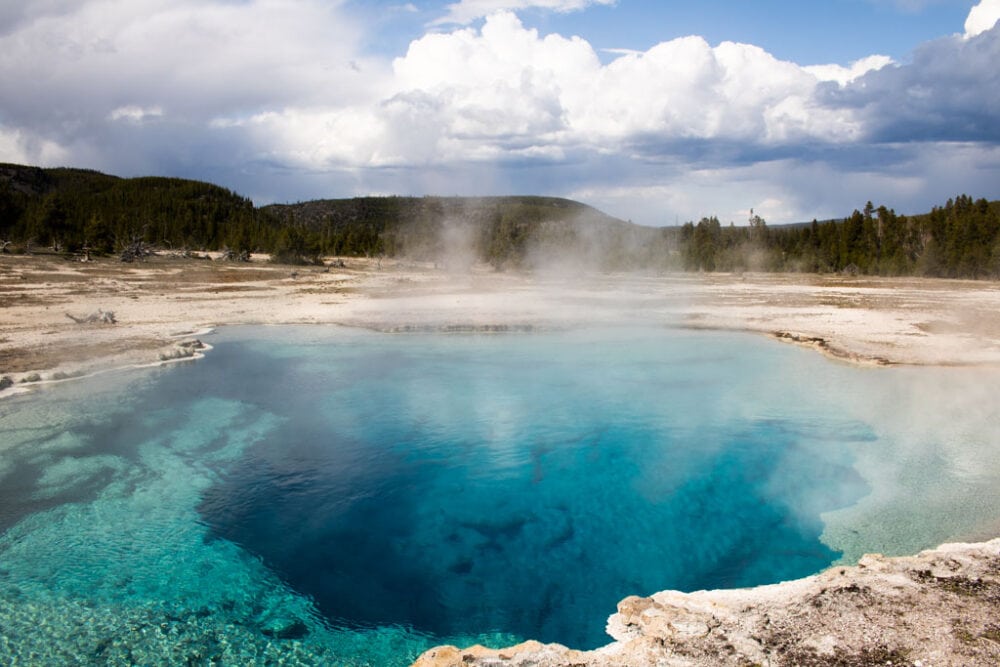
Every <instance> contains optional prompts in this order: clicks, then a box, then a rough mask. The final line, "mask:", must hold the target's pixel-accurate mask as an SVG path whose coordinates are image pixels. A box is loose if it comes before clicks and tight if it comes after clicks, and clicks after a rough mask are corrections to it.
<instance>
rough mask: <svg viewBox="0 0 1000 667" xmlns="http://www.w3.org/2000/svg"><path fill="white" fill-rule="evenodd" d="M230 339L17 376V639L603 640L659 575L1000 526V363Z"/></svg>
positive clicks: (133, 653)
mask: <svg viewBox="0 0 1000 667" xmlns="http://www.w3.org/2000/svg"><path fill="white" fill-rule="evenodd" d="M211 342H212V344H213V345H214V346H215V349H214V350H213V351H212V352H211V353H210V354H209V355H208V357H207V359H205V360H204V361H201V362H198V363H190V364H183V365H178V366H173V367H170V368H163V369H154V370H148V369H147V370H141V371H130V372H122V373H115V374H109V375H105V376H99V377H96V378H92V379H88V380H86V381H81V382H77V383H70V384H66V385H63V386H58V387H51V388H48V389H45V390H43V391H39V392H36V393H34V394H31V395H28V396H23V397H15V398H11V399H6V400H4V401H3V402H2V403H0V410H2V411H3V412H2V416H0V433H2V439H3V440H2V444H0V530H2V531H4V532H3V533H2V535H0V662H4V663H6V662H10V661H13V659H14V658H18V659H20V660H27V661H28V662H31V661H32V660H34V661H36V662H43V663H45V662H49V663H60V662H79V663H83V664H106V663H112V664H113V663H115V662H126V663H127V662H129V661H131V662H134V663H140V664H176V663H178V662H184V661H186V660H194V661H196V662H197V661H201V662H203V663H206V664H207V663H209V662H210V661H211V660H212V659H213V658H218V659H219V660H222V661H224V662H225V664H231V663H238V664H242V663H246V662H248V661H253V660H257V661H259V662H264V661H266V660H267V659H269V658H271V659H274V660H278V659H284V660H287V661H290V662H293V663H295V662H298V663H303V664H341V665H367V664H371V665H405V664H408V662H409V661H411V660H412V659H414V658H415V657H416V656H417V655H418V654H419V653H420V652H422V651H423V650H425V649H427V648H429V647H431V646H433V645H435V644H440V643H456V644H465V645H467V644H471V643H475V642H480V643H485V644H490V645H494V646H498V645H507V644H511V643H515V642H517V641H521V640H523V639H526V638H535V639H540V640H542V641H546V642H549V641H556V642H560V643H563V644H567V645H570V646H573V647H576V648H593V647H596V646H599V645H602V644H604V643H607V641H609V639H608V637H607V636H606V635H605V634H604V623H605V619H606V618H607V616H608V615H609V614H610V613H612V612H613V611H614V610H615V604H616V603H617V602H618V601H619V600H620V599H622V598H623V597H625V596H627V595H630V594H640V595H643V594H645V595H648V594H650V593H652V592H655V591H657V590H663V589H667V588H674V589H680V590H696V589H701V588H719V587H734V586H752V585H757V584H764V583H772V582H777V581H782V580H787V579H792V578H798V577H802V576H805V575H808V574H812V573H814V572H817V571H819V570H821V569H823V568H825V567H826V566H828V565H830V564H831V563H833V562H835V561H838V560H840V559H842V560H846V561H850V560H853V559H856V558H857V557H858V556H859V555H860V554H861V553H863V552H865V551H880V552H883V553H906V552H912V551H916V550H919V549H921V548H926V547H930V546H933V545H936V544H938V543H940V542H942V541H946V540H948V539H954V538H961V537H974V536H979V535H980V534H981V536H983V537H985V536H995V535H992V534H991V531H992V532H997V530H998V529H1000V525H998V523H997V520H998V518H1000V517H998V514H1000V513H998V511H997V508H1000V464H998V463H996V459H997V457H996V456H995V455H993V454H992V453H991V450H993V449H994V448H995V446H996V439H997V434H998V433H1000V423H998V417H997V415H996V413H995V411H994V410H993V407H992V406H993V403H992V400H991V392H992V388H994V387H996V386H998V383H997V382H996V380H997V373H996V371H981V370H980V371H973V370H968V369H966V370H961V369H861V368H854V367H849V366H846V365H841V364H835V363H831V362H829V361H827V360H825V359H824V358H822V357H820V356H819V355H817V354H815V353H814V352H811V351H807V350H802V349H798V348H794V347H791V346H787V345H782V344H778V343H775V342H773V341H769V340H766V339H763V338H759V337H752V336H747V335H737V334H720V333H706V332H682V331H671V330H664V329H652V328H651V329H641V328H640V329H635V328H630V329H599V330H583V331H563V332H548V333H532V334H504V335H471V334H470V335H466V334H453V335H436V334H405V335H388V334H377V333H372V332H368V331H358V330H350V329H338V328H305V327H302V328H295V327H282V328H232V329H228V330H225V331H224V332H222V333H220V334H218V335H216V336H214V337H213V338H212V339H211Z"/></svg>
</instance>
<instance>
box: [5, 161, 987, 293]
mask: <svg viewBox="0 0 1000 667" xmlns="http://www.w3.org/2000/svg"><path fill="white" fill-rule="evenodd" d="M748 223H749V224H747V225H740V226H736V225H734V224H732V223H730V224H728V225H723V224H721V223H720V221H719V219H718V218H717V217H705V218H702V219H701V220H700V221H699V222H697V223H694V222H688V223H686V224H684V225H682V226H679V227H678V226H674V227H657V228H654V227H643V226H639V225H634V224H632V223H630V222H625V221H622V220H618V219H617V218H613V217H611V216H608V215H606V214H604V213H602V212H600V211H598V210H596V209H593V208H591V207H589V206H586V205H584V204H581V203H579V202H574V201H570V200H567V199H560V198H555V197H537V196H521V197H472V198H470V197H359V198H353V199H327V200H315V201H309V202H300V203H297V204H275V205H270V206H264V207H255V206H254V205H253V203H252V202H251V201H250V200H249V199H247V198H244V197H242V196H240V195H238V194H236V193H234V192H231V191H229V190H227V189H225V188H222V187H219V186H216V185H212V184H209V183H203V182H200V181H191V180H185V179H176V178H160V177H144V178H128V179H125V178H118V177H116V176H110V175H106V174H102V173H99V172H96V171H89V170H80V169H41V168H37V167H26V166H20V165H10V164H0V249H2V248H6V250H7V251H8V252H9V251H27V252H31V251H37V250H41V249H49V250H50V251H56V252H65V253H79V252H83V251H85V252H87V253H95V254H113V253H118V252H120V251H122V249H123V248H125V247H128V246H129V245H130V244H135V243H136V242H142V243H146V244H149V245H153V246H158V247H163V248H173V249H189V250H220V249H223V248H226V249H229V250H232V251H233V254H234V255H235V256H240V255H243V256H245V255H246V254H247V253H250V252H268V253H271V255H272V257H274V258H275V259H276V260H278V261H285V262H293V263H301V262H311V261H318V258H320V257H323V256H368V257H381V256H390V257H391V256H397V257H400V256H405V257H409V258H413V259H422V260H428V261H434V262H443V263H449V262H461V263H471V262H488V263H490V264H492V265H493V266H495V267H497V268H498V269H507V268H512V269H522V268H525V269H531V268H537V267H541V266H544V265H546V264H553V263H555V264H562V265H565V266H566V267H567V268H577V267H585V268H591V269H598V270H605V271H619V270H636V269H644V270H688V271H770V272H779V271H780V272H818V273H828V272H843V273H853V274H863V275H885V276H909V275H919V276H935V277H948V278H998V277H1000V202H988V201H986V200H985V199H977V200H973V199H972V198H971V197H968V196H966V195H960V196H958V197H955V198H954V199H949V200H948V201H947V202H946V203H945V204H944V205H943V206H940V207H934V208H933V209H932V210H931V211H930V212H929V213H926V214H922V215H913V216H906V215H898V214H897V213H895V211H893V210H892V209H890V208H887V207H885V206H879V207H877V208H876V207H875V206H874V205H873V204H872V203H871V202H868V203H867V204H866V205H865V206H864V207H863V208H862V209H861V210H855V211H854V212H853V213H852V214H851V215H850V216H848V217H847V218H844V219H843V220H828V221H823V222H819V221H816V220H814V221H812V222H811V223H805V224H798V225H782V226H768V225H767V223H766V221H764V220H763V219H762V218H761V217H760V216H757V215H751V218H750V220H749V221H748Z"/></svg>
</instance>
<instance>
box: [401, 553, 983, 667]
mask: <svg viewBox="0 0 1000 667" xmlns="http://www.w3.org/2000/svg"><path fill="white" fill-rule="evenodd" d="M998 619H1000V539H995V540H992V541H990V542H985V543H981V544H946V545H942V546H940V547H938V548H937V549H935V550H931V551H925V552H922V553H920V554H918V555H917V556H911V557H899V558H887V557H884V556H881V555H878V554H870V555H867V556H865V557H863V558H862V559H861V560H860V561H859V563H858V565H857V566H854V567H844V566H838V567H834V568H831V569H829V570H827V571H825V572H823V573H821V574H818V575H815V576H812V577H807V578H806V579H800V580H797V581H789V582H785V583H782V584H775V585H772V586H760V587H757V588H751V589H740V590H721V591H698V592H695V593H680V592H678V591H663V592H661V593H656V594H654V595H652V596H651V597H646V598H643V597H637V596H631V597H628V598H625V599H624V600H622V601H621V602H620V603H619V604H618V612H617V613H615V614H612V615H611V617H610V618H609V619H608V633H609V634H610V635H611V636H612V637H613V638H614V639H615V640H616V641H614V642H612V643H610V644H608V645H607V646H604V647H602V648H599V649H596V650H593V651H574V650H572V649H568V648H565V647H562V646H559V645H558V644H547V645H542V644H539V643H537V642H526V643H524V644H519V645H517V646H513V647H510V648H508V649H500V650H492V649H483V648H482V647H472V648H469V649H464V650H462V649H458V648H456V647H454V646H447V647H438V648H435V649H431V650H430V651H427V652H426V653H424V654H423V655H422V656H421V657H420V659H419V660H417V662H416V663H415V665H416V666H417V667H497V666H498V665H505V666H510V667H518V666H522V665H523V666H527V665H532V666H533V667H556V666H557V665H558V666H560V667H561V666H565V665H576V666H579V667H624V666H626V665H627V666H629V667H644V666H646V665H650V666H652V665H656V666H657V667H681V666H682V665H683V666H684V667H710V666H711V667H716V666H719V667H725V666H729V665H732V666H733V667H736V666H740V667H745V666H747V665H753V664H759V665H770V666H771V667H791V666H792V665H889V664H891V665H935V666H938V667H959V666H962V667H966V666H969V667H975V666H983V667H986V666H990V667H995V666H996V665H1000V621H998Z"/></svg>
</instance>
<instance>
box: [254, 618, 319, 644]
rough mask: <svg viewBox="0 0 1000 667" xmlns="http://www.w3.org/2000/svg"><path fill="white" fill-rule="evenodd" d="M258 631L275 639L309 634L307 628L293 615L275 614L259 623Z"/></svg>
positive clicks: (295, 637)
mask: <svg viewBox="0 0 1000 667" xmlns="http://www.w3.org/2000/svg"><path fill="white" fill-rule="evenodd" d="M260 631H261V633H262V634H265V635H267V636H268V637H274V638H275V639H302V638H303V637H305V636H306V635H308V634H309V628H308V627H307V626H306V624H305V623H303V622H302V621H301V620H300V619H297V618H295V617H294V616H287V617H286V616H277V617H272V618H269V619H268V620H267V621H265V622H264V623H262V624H261V626H260Z"/></svg>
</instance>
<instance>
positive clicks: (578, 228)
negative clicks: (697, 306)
mask: <svg viewBox="0 0 1000 667" xmlns="http://www.w3.org/2000/svg"><path fill="white" fill-rule="evenodd" d="M262 210H263V212H264V213H265V214H267V215H269V216H273V217H274V218H275V219H277V220H278V221H279V222H280V224H281V226H282V228H286V229H287V228H295V227H299V228H302V229H303V230H304V231H305V232H306V233H308V234H311V235H313V236H314V238H315V239H316V243H318V245H319V247H320V248H321V249H322V250H323V251H324V252H325V253H327V254H332V255H351V254H358V252H359V251H360V252H362V253H364V254H367V255H381V254H386V255H390V256H407V257H411V258H414V259H421V260H430V261H436V262H439V263H444V264H449V265H462V264H469V263H472V262H476V261H486V262H489V263H491V264H493V265H494V266H497V267H519V268H523V267H538V266H540V265H542V264H545V265H547V266H553V265H560V266H561V265H567V264H571V263H580V264H585V265H587V266H591V267H598V268H602V269H622V268H627V267H629V266H633V265H635V264H636V263H637V262H638V263H641V264H643V265H649V264H653V263H655V262H656V261H657V260H658V258H663V259H666V258H667V257H668V255H669V253H668V250H667V247H666V244H667V241H668V240H669V238H670V236H671V235H670V233H669V232H668V231H665V230H662V229H654V228H650V227H641V226H639V225H634V224H631V223H628V222H624V221H622V220H619V219H617V218H613V217H611V216H609V215H606V214H605V213H602V212H600V211H598V210H597V209H594V208H591V207H590V206H586V205H585V204H581V203H579V202H575V201H571V200H568V199H559V198H555V197H528V196H521V197H360V198H355V199H326V200H319V201H310V202H304V203H300V204H291V205H273V206H266V207H264V208H263V209H262Z"/></svg>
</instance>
